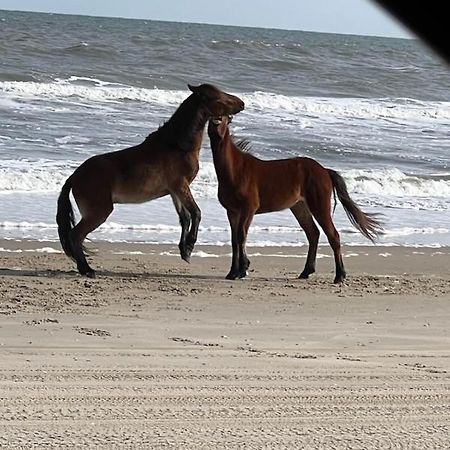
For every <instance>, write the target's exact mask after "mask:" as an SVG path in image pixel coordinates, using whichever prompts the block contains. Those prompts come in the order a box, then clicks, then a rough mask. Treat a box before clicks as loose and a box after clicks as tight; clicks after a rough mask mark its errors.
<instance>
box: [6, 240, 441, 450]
mask: <svg viewBox="0 0 450 450" xmlns="http://www.w3.org/2000/svg"><path fill="white" fill-rule="evenodd" d="M89 246H90V247H91V248H92V247H94V248H96V249H97V251H96V252H95V253H94V254H93V256H92V258H91V262H92V265H93V267H94V268H95V269H96V270H97V275H98V276H97V278H96V279H86V278H83V277H81V276H79V275H78V274H77V273H76V272H75V270H74V269H75V268H74V265H73V263H72V262H71V261H70V260H69V259H67V257H66V256H65V255H63V254H62V253H61V252H60V247H59V243H55V242H37V241H12V240H0V352H1V360H2V364H1V368H0V392H1V394H0V396H1V402H0V448H2V449H3V448H4V449H22V448H27V449H29V448H36V449H45V448H57V449H65V448H67V449H68V448H71V449H72V448H77V449H85V448H86V449H87V448H108V449H110V448H111V449H125V448H130V449H166V448H174V449H388V448H402V449H447V448H449V438H448V436H449V435H450V406H449V405H450V333H449V323H450V249H449V248H439V249H433V248H401V247H375V246H371V247H350V246H347V247H345V248H344V256H345V258H344V260H345V264H346V268H347V272H348V280H347V282H346V283H345V285H342V286H336V285H333V284H332V281H333V261H332V258H330V251H329V248H328V247H326V246H323V247H321V248H320V250H319V253H320V259H319V260H318V267H317V269H318V273H317V274H315V275H313V276H312V277H311V278H310V279H309V280H306V281H305V280H298V279H297V275H298V273H299V271H300V269H301V268H302V267H303V264H304V261H305V253H306V247H299V248H282V247H271V248H267V247H266V248H249V253H250V257H251V261H252V266H251V272H250V275H249V277H248V278H247V279H244V280H239V281H233V282H232V281H227V280H225V279H224V276H225V274H226V273H227V269H228V268H229V264H230V256H229V253H230V249H229V247H228V246H224V247H197V248H196V253H195V255H194V256H193V258H192V262H191V264H190V265H188V264H186V263H184V262H183V261H181V260H180V258H179V257H178V256H177V249H176V247H175V246H164V245H145V244H108V243H104V242H103V243H102V242H95V243H91V244H90V245H89Z"/></svg>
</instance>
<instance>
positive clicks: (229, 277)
mask: <svg viewBox="0 0 450 450" xmlns="http://www.w3.org/2000/svg"><path fill="white" fill-rule="evenodd" d="M236 278H237V274H235V273H234V272H230V273H229V274H228V275H227V276H226V277H225V279H226V280H235V279H236Z"/></svg>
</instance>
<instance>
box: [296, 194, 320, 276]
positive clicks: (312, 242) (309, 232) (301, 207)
mask: <svg viewBox="0 0 450 450" xmlns="http://www.w3.org/2000/svg"><path fill="white" fill-rule="evenodd" d="M291 211H292V214H294V216H295V218H296V219H297V222H298V223H299V225H300V226H301V227H302V228H303V231H304V232H305V234H306V238H307V239H308V244H309V247H308V256H307V258H306V263H305V268H304V269H303V271H302V273H301V274H300V275H299V276H298V277H299V278H301V279H306V278H308V277H309V275H311V274H312V273H314V272H315V271H316V256H317V246H318V245H319V235H320V232H319V229H318V228H317V226H316V224H315V223H314V220H313V218H312V215H311V212H310V211H309V208H308V206H307V205H306V203H305V202H304V201H300V202H298V203H296V204H295V205H294V206H293V207H292V208H291Z"/></svg>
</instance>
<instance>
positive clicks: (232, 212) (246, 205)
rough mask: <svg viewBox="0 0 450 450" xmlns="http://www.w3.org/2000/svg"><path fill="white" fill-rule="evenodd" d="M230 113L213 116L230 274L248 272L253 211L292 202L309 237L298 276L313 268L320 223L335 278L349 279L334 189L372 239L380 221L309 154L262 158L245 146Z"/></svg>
mask: <svg viewBox="0 0 450 450" xmlns="http://www.w3.org/2000/svg"><path fill="white" fill-rule="evenodd" d="M230 121H231V118H229V117H220V118H214V119H211V120H210V121H209V125H208V135H209V138H210V141H211V149H212V153H213V159H214V166H215V169H216V173H217V178H218V181H219V192H218V196H219V201H220V203H221V204H222V206H223V207H224V208H225V209H226V210H227V214H228V220H229V221H230V226H231V242H232V247H233V258H232V263H231V269H230V272H229V273H228V275H227V276H226V278H227V279H231V280H234V279H236V278H242V277H245V276H246V274H247V269H248V267H249V265H250V261H249V259H248V257H247V254H246V250H245V243H246V239H247V232H248V229H249V227H250V223H251V222H252V220H253V216H254V215H255V214H262V213H268V212H273V211H281V210H283V209H287V208H290V210H291V211H292V213H293V214H294V216H295V218H296V219H297V221H298V223H299V224H300V226H301V227H302V228H303V230H304V231H305V233H306V237H307V239H308V242H309V250H308V256H307V259H306V264H305V268H304V269H303V272H302V273H301V274H300V275H299V278H308V276H309V275H310V274H312V273H314V272H315V267H316V254H317V246H318V242H319V229H318V228H317V226H316V224H315V223H314V220H313V218H314V219H315V220H316V221H317V223H318V224H319V225H320V227H321V228H322V229H323V231H324V232H325V234H326V236H327V238H328V242H329V243H330V246H331V248H332V249H333V253H334V260H335V264H336V276H335V279H334V282H335V283H341V282H343V281H344V279H345V275H346V274H345V269H344V263H343V260H342V254H341V244H340V238H339V233H338V232H337V230H336V228H335V226H334V224H333V220H332V217H331V215H332V214H331V196H332V194H333V192H335V194H337V197H338V198H339V200H340V201H341V203H342V205H343V207H344V209H345V212H346V213H347V216H348V217H349V219H350V221H351V223H352V224H353V225H354V226H355V227H356V228H357V229H358V230H359V231H360V232H361V233H362V234H363V235H364V236H366V237H367V238H368V239H370V240H371V241H373V240H374V238H375V237H376V236H377V235H378V234H379V233H380V232H381V225H380V223H379V222H378V221H377V220H375V219H374V218H373V217H372V216H370V215H368V214H365V213H363V212H362V211H361V210H360V209H359V208H358V206H357V205H356V204H355V202H354V201H353V200H352V199H351V198H350V197H349V195H348V192H347V187H346V185H345V181H344V179H343V178H342V177H341V176H340V175H339V174H338V173H337V172H335V171H334V170H330V169H326V168H324V167H323V166H321V165H320V164H319V163H318V162H317V161H315V160H313V159H310V158H300V157H299V158H289V159H278V160H272V161H263V160H261V159H258V158H256V157H255V156H253V155H251V154H250V153H248V152H246V147H248V145H247V144H248V143H246V142H244V143H242V142H241V143H236V142H234V140H233V138H232V137H231V136H230V131H229V128H228V124H229V123H230Z"/></svg>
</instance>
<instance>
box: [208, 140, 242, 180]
mask: <svg viewBox="0 0 450 450" xmlns="http://www.w3.org/2000/svg"><path fill="white" fill-rule="evenodd" d="M212 154H213V161H214V166H215V168H216V172H217V176H218V177H219V178H220V177H221V176H222V175H223V176H226V177H227V179H230V177H231V175H233V173H234V171H235V169H236V165H237V164H238V162H239V159H240V151H239V150H238V149H237V148H236V146H235V144H234V143H233V142H232V140H231V138H230V135H229V134H227V135H225V137H224V138H223V139H221V140H219V141H218V142H216V143H215V145H214V148H213V151H212Z"/></svg>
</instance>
